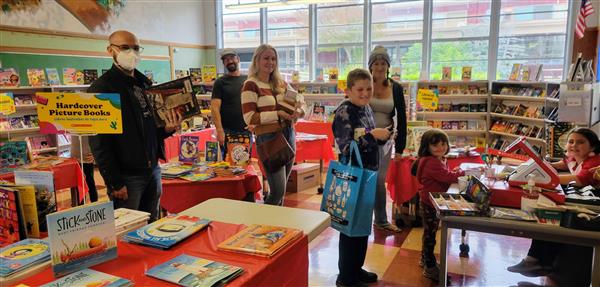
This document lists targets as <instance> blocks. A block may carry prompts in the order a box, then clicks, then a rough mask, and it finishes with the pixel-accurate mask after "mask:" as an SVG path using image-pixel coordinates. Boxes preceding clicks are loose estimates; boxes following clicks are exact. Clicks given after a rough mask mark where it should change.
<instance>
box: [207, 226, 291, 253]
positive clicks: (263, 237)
mask: <svg viewBox="0 0 600 287" xmlns="http://www.w3.org/2000/svg"><path fill="white" fill-rule="evenodd" d="M301 236H302V231H301V230H299V229H295V228H289V227H280V226H271V225H262V224H252V225H249V226H248V227H246V228H244V229H243V230H241V231H240V232H238V233H236V234H235V235H233V236H231V237H230V238H228V239H227V240H225V241H223V242H221V243H219V245H218V246H217V247H218V249H221V250H227V251H233V252H241V253H248V254H255V255H259V256H267V257H271V256H273V255H275V254H276V253H277V252H278V251H279V250H281V249H282V248H283V247H285V246H287V245H288V244H289V243H290V242H292V241H294V239H296V238H299V237H301Z"/></svg>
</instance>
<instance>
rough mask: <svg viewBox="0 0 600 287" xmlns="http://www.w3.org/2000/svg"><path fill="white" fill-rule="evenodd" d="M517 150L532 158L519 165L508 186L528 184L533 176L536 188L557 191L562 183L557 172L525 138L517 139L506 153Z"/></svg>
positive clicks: (509, 178)
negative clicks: (557, 187)
mask: <svg viewBox="0 0 600 287" xmlns="http://www.w3.org/2000/svg"><path fill="white" fill-rule="evenodd" d="M517 150H522V151H524V152H525V153H526V154H527V155H528V156H529V157H530V158H529V160H527V161H526V162H524V163H522V164H521V165H519V166H518V167H517V169H516V170H515V172H514V173H512V174H511V175H510V176H509V177H508V184H509V185H511V186H521V185H524V184H527V180H528V179H529V178H528V176H529V175H530V174H533V175H534V181H535V185H536V186H539V187H541V188H545V189H551V190H554V189H556V186H557V185H558V184H559V183H560V180H559V178H558V174H557V173H556V170H555V169H554V168H553V167H552V166H551V165H550V164H549V163H548V162H547V161H544V160H542V158H541V157H540V156H539V155H538V153H537V152H536V151H535V150H534V149H533V148H532V147H531V145H529V143H528V142H527V140H526V139H525V137H523V136H522V137H519V138H518V139H516V140H515V141H514V142H512V143H511V144H510V145H509V146H508V147H507V148H506V150H505V151H504V152H507V153H512V152H515V151H517Z"/></svg>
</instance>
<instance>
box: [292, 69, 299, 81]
mask: <svg viewBox="0 0 600 287" xmlns="http://www.w3.org/2000/svg"><path fill="white" fill-rule="evenodd" d="M298 82H300V72H299V71H292V83H298Z"/></svg>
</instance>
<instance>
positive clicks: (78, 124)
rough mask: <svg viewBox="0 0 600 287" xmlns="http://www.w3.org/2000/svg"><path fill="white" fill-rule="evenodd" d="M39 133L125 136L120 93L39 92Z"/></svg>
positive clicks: (37, 96)
mask: <svg viewBox="0 0 600 287" xmlns="http://www.w3.org/2000/svg"><path fill="white" fill-rule="evenodd" d="M36 102H37V112H38V117H39V121H40V132H41V133H43V134H56V133H63V132H70V133H77V134H121V133H123V126H122V122H123V121H122V115H121V98H120V96H119V94H104V93H100V94H91V93H36Z"/></svg>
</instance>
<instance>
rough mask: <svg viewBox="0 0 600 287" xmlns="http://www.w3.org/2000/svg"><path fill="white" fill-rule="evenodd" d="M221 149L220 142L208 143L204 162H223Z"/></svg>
mask: <svg viewBox="0 0 600 287" xmlns="http://www.w3.org/2000/svg"><path fill="white" fill-rule="evenodd" d="M221 157H222V156H221V148H220V147H219V142H212V141H207V142H206V149H205V152H204V161H206V162H218V161H221V160H222V159H221Z"/></svg>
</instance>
